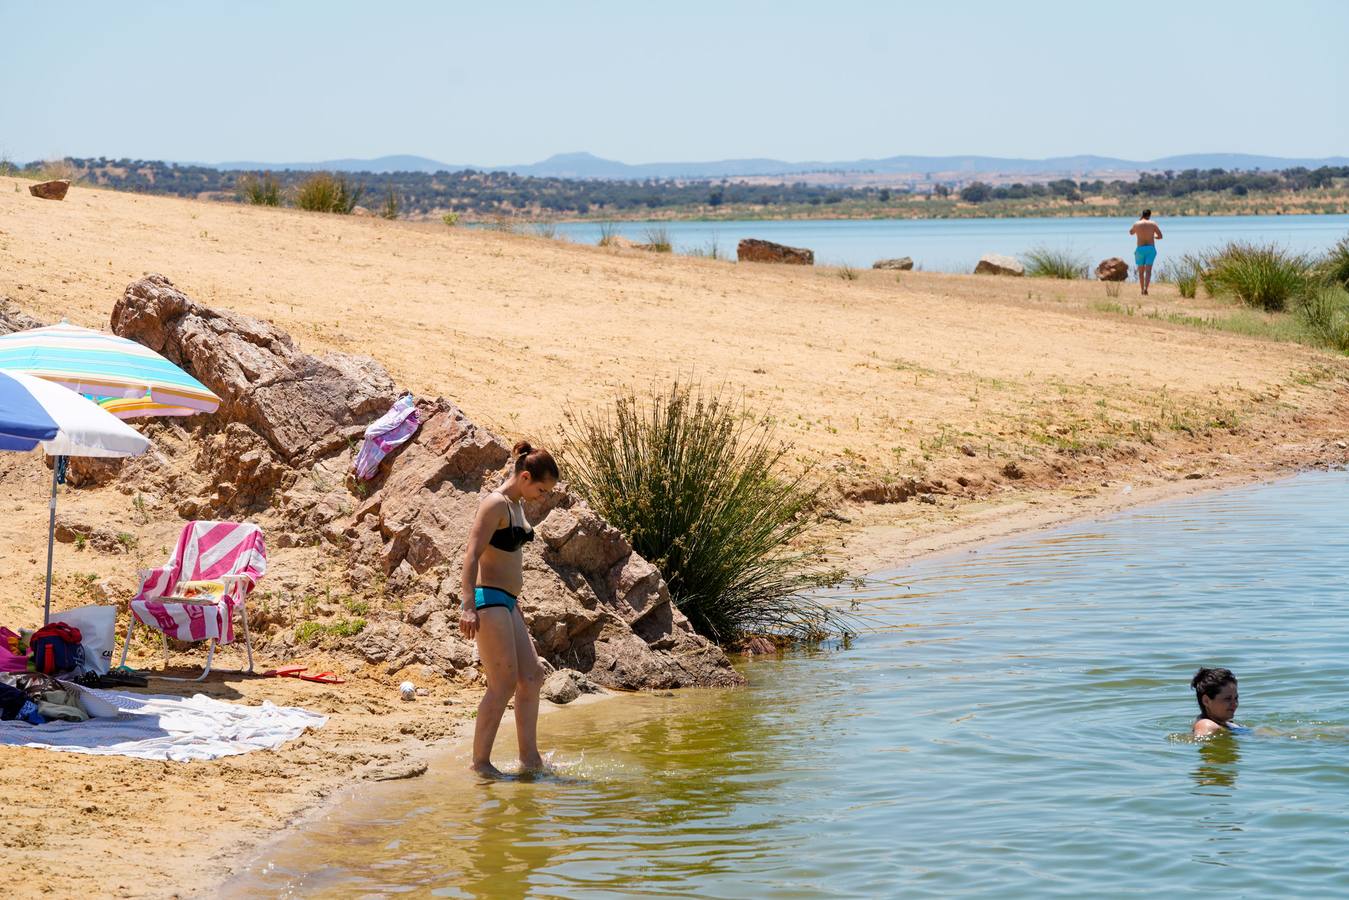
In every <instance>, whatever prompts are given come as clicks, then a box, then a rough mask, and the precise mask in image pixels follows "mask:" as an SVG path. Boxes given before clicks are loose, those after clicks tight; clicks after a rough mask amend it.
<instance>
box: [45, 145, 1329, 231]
mask: <svg viewBox="0 0 1349 900" xmlns="http://www.w3.org/2000/svg"><path fill="white" fill-rule="evenodd" d="M61 162H62V164H63V165H64V166H66V167H68V168H69V169H70V170H71V171H72V172H74V173H76V174H77V176H78V177H82V178H83V179H84V181H85V183H87V184H95V185H103V186H106V187H111V188H114V189H117V190H129V191H141V192H146V193H159V194H173V195H176V196H187V197H205V198H212V199H247V200H248V201H250V202H259V201H257V200H254V196H257V195H256V194H255V193H254V191H255V190H256V189H257V187H258V186H260V185H261V186H267V187H268V191H267V192H265V193H264V194H263V195H262V196H267V197H273V196H274V197H276V198H277V201H278V203H280V204H284V203H285V202H286V200H285V198H286V197H287V196H292V197H295V198H296V199H295V200H294V201H292V202H294V203H296V204H297V205H298V203H299V199H298V192H299V190H300V188H301V186H302V185H303V184H304V183H305V182H306V181H308V180H309V179H311V178H313V177H314V174H315V173H312V172H297V171H281V172H270V173H258V172H238V171H225V170H219V169H214V168H210V167H207V166H185V165H176V164H171V163H164V162H156V161H152V160H129V159H118V160H111V159H107V158H103V157H100V158H97V159H69V160H64V161H61ZM52 166H53V164H52V163H50V162H48V163H31V164H29V165H28V166H25V167H23V168H22V169H21V170H20V173H21V174H36V173H37V172H38V170H39V169H45V170H47V171H51V169H52ZM320 174H323V173H320ZM329 177H334V178H335V177H339V176H336V175H330V176H329ZM341 177H343V178H346V177H350V178H352V179H354V180H355V181H358V182H359V183H360V184H361V185H362V186H363V187H364V188H365V189H366V190H368V191H370V192H371V193H372V194H373V195H374V196H377V197H388V196H389V195H390V194H393V195H394V196H395V197H396V203H397V208H398V214H399V215H400V216H406V217H424V218H434V219H437V220H439V219H440V218H441V217H442V216H443V215H445V214H446V213H457V214H460V215H462V216H464V217H465V218H466V219H467V220H478V221H490V220H493V219H496V218H500V217H503V216H504V217H508V218H512V219H524V220H549V221H552V220H556V219H558V218H560V217H568V218H585V217H591V218H602V219H653V218H654V219H660V218H673V217H696V218H711V219H731V218H791V217H803V218H804V217H815V218H868V217H871V218H886V217H894V218H929V217H930V218H943V217H965V216H977V217H984V216H1028V215H1101V214H1107V215H1113V214H1121V213H1123V214H1127V215H1135V214H1136V213H1137V210H1136V209H1134V207H1135V206H1139V205H1143V204H1146V205H1150V206H1152V207H1153V209H1154V210H1155V211H1156V212H1157V214H1158V215H1201V214H1208V213H1234V214H1235V213H1260V212H1268V213H1274V212H1314V213H1327V212H1349V167H1322V168H1318V169H1305V168H1295V169H1287V170H1284V171H1281V172H1228V171H1224V170H1222V169H1211V170H1205V171H1200V170H1189V171H1185V172H1162V173H1145V174H1143V175H1142V176H1140V177H1139V178H1138V179H1137V180H1135V181H1125V180H1114V181H1109V182H1107V181H1102V180H1094V181H1074V180H1072V179H1067V178H1063V179H1057V180H1052V181H1046V182H1030V181H1027V182H1013V183H1011V184H998V185H994V184H987V183H983V182H975V183H973V184H965V185H963V186H962V185H958V184H957V185H948V184H932V183H926V184H922V183H920V184H914V185H912V186H911V187H910V188H908V189H905V188H900V187H854V188H841V187H829V186H826V185H820V184H813V183H806V182H795V183H781V184H765V183H759V182H754V183H750V182H747V181H733V180H728V179H723V180H719V181H690V180H684V179H646V180H641V181H601V180H587V179H574V178H534V177H526V176H520V175H512V174H509V173H505V172H478V171H473V170H464V171H460V172H435V173H426V172H391V173H370V172H364V173H357V174H350V173H348V175H345V176H341ZM273 184H274V185H275V190H274V191H272V190H271V187H270V186H271V185H273ZM353 205H354V204H353Z"/></svg>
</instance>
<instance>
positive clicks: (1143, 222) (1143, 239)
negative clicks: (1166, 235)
mask: <svg viewBox="0 0 1349 900" xmlns="http://www.w3.org/2000/svg"><path fill="white" fill-rule="evenodd" d="M1129 233H1130V234H1132V235H1134V236H1135V237H1137V238H1138V246H1140V247H1150V246H1152V244H1153V243H1154V242H1155V241H1156V240H1157V239H1158V238H1160V237H1161V236H1162V230H1161V229H1160V228H1158V227H1157V223H1156V222H1152V221H1150V220H1148V219H1139V220H1138V221H1137V222H1135V223H1134V224H1133V227H1132V228H1130V229H1129Z"/></svg>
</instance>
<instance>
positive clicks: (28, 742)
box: [0, 688, 328, 762]
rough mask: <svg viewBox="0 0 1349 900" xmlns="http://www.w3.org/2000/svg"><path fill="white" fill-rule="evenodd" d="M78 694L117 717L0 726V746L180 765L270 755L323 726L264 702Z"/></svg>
mask: <svg viewBox="0 0 1349 900" xmlns="http://www.w3.org/2000/svg"><path fill="white" fill-rule="evenodd" d="M84 691H85V692H87V693H89V694H93V695H95V696H96V697H97V698H98V699H100V700H103V701H106V702H108V703H111V704H113V705H114V706H115V707H116V708H117V709H118V710H119V714H118V715H117V716H116V717H114V718H96V719H90V720H89V721H88V722H48V723H47V724H45V725H29V724H27V723H21V722H3V723H0V744H5V745H9V746H14V747H43V748H46V749H48V750H59V751H62V752H66V753H89V754H95V755H100V756H134V757H137V758H139V759H160V760H173V761H176V762H187V761H189V760H195V759H218V758H220V757H222V756H235V755H237V754H240V753H248V752H250V751H253V750H270V749H273V748H275V747H279V746H281V745H282V744H284V743H285V742H286V741H290V740H294V739H295V738H297V737H299V736H300V735H301V734H303V733H304V732H305V729H307V728H320V727H322V726H323V725H324V724H326V723H327V721H328V717H327V716H322V715H319V714H318V713H314V712H310V711H309V710H306V709H299V708H297V707H292V706H276V705H274V704H272V703H270V702H268V701H263V703H262V705H261V706H242V705H238V704H234V703H225V702H224V701H222V700H214V699H212V698H210V697H207V696H205V695H204V694H196V695H195V696H192V697H165V696H154V695H142V694H131V693H121V692H117V691H102V690H93V689H90V688H85V689H84Z"/></svg>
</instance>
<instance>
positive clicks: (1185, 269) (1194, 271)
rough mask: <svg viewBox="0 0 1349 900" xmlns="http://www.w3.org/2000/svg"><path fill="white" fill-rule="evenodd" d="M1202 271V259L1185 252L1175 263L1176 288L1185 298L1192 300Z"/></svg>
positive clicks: (1197, 290)
mask: <svg viewBox="0 0 1349 900" xmlns="http://www.w3.org/2000/svg"><path fill="white" fill-rule="evenodd" d="M1203 271H1204V260H1203V259H1202V258H1201V257H1198V256H1195V255H1194V254H1191V253H1186V254H1185V255H1184V256H1182V257H1181V258H1180V260H1179V261H1178V262H1177V264H1176V273H1175V280H1176V288H1177V289H1178V290H1179V291H1180V295H1181V296H1182V297H1184V298H1185V299H1187V300H1193V299H1194V298H1195V295H1196V294H1198V293H1199V276H1200V274H1201V273H1202V272H1203Z"/></svg>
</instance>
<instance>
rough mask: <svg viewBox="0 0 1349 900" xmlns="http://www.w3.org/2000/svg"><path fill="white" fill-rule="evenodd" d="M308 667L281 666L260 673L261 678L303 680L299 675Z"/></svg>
mask: <svg viewBox="0 0 1349 900" xmlns="http://www.w3.org/2000/svg"><path fill="white" fill-rule="evenodd" d="M307 668H309V667H308V666H281V667H280V668H277V669H268V670H267V671H266V672H263V673H262V677H263V678H303V677H304V676H303V675H301V674H300V673H301V672H303V671H304V670H305V669H307Z"/></svg>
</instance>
